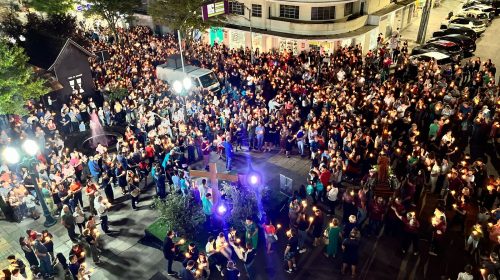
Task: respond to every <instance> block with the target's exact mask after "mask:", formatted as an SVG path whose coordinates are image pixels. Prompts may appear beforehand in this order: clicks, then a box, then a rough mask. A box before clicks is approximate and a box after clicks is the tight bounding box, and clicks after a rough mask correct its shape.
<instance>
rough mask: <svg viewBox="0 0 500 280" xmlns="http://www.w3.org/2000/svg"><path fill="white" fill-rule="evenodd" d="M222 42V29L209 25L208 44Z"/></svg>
mask: <svg viewBox="0 0 500 280" xmlns="http://www.w3.org/2000/svg"><path fill="white" fill-rule="evenodd" d="M222 42H224V30H222V28H219V27H211V28H210V46H213V45H214V44H215V43H218V44H222Z"/></svg>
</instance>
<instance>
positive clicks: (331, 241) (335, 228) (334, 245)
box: [323, 218, 342, 258]
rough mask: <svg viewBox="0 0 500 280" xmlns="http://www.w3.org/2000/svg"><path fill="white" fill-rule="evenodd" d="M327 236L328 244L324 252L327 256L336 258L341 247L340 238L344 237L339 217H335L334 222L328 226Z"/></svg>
mask: <svg viewBox="0 0 500 280" xmlns="http://www.w3.org/2000/svg"><path fill="white" fill-rule="evenodd" d="M325 236H326V238H328V245H326V248H325V249H326V250H325V252H324V253H323V254H324V255H325V257H327V258H330V257H333V258H335V257H336V255H337V251H338V247H339V240H340V238H342V229H341V228H340V222H339V220H338V219H337V218H333V220H332V222H331V223H330V224H329V226H328V227H327V228H326V230H325Z"/></svg>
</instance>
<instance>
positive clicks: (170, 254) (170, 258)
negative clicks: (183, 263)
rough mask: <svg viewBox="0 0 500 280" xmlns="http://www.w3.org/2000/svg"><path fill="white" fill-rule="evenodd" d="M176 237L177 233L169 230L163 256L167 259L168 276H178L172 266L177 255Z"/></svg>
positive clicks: (164, 242) (164, 243)
mask: <svg viewBox="0 0 500 280" xmlns="http://www.w3.org/2000/svg"><path fill="white" fill-rule="evenodd" d="M174 237H175V232H174V231H173V230H169V231H168V232H167V236H166V237H165V240H164V241H163V256H164V257H165V259H167V274H168V275H170V276H173V275H177V273H176V272H175V271H173V270H172V265H173V263H174V259H175V256H176V255H177V247H176V246H177V245H179V244H177V243H174V240H173V238H174Z"/></svg>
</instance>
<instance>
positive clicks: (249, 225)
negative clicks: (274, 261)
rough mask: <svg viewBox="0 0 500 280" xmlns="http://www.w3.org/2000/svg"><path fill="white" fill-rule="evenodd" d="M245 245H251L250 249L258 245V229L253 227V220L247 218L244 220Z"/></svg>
mask: <svg viewBox="0 0 500 280" xmlns="http://www.w3.org/2000/svg"><path fill="white" fill-rule="evenodd" d="M245 229H246V243H250V244H252V248H257V245H258V243H259V228H258V227H257V226H256V225H255V223H254V221H253V218H252V217H250V216H248V217H247V218H246V220H245Z"/></svg>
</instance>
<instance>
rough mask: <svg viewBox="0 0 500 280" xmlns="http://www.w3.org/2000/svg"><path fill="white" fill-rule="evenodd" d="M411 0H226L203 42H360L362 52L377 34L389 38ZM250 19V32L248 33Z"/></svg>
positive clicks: (279, 45)
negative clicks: (222, 19) (224, 13)
mask: <svg viewBox="0 0 500 280" xmlns="http://www.w3.org/2000/svg"><path fill="white" fill-rule="evenodd" d="M414 11H415V0H409V1H405V2H399V3H391V2H390V0H329V1H328V0H301V1H299V0H238V1H230V2H229V12H230V13H231V14H233V15H232V16H229V17H228V20H227V25H226V26H225V27H224V28H222V29H219V30H216V29H211V30H210V32H209V34H208V35H207V36H206V38H205V39H206V40H207V42H210V43H213V42H214V41H216V42H220V41H222V42H223V43H224V44H226V45H228V46H229V47H230V48H241V47H250V46H251V45H252V44H250V40H251V37H252V38H253V48H254V49H257V48H258V49H259V50H260V51H269V50H272V49H275V50H279V51H283V50H292V51H293V52H294V53H295V54H297V53H300V52H301V51H302V50H307V49H311V48H320V49H321V50H323V51H325V52H332V51H333V50H335V49H337V48H339V47H341V46H345V45H355V44H361V45H362V47H363V50H364V51H365V52H366V51H368V49H371V48H373V47H375V46H376V41H377V37H378V34H379V33H382V34H383V35H384V37H385V38H387V37H389V36H390V35H391V34H392V32H393V31H395V30H396V29H397V28H399V29H401V30H402V29H403V28H405V27H406V26H407V25H408V24H409V23H410V22H411V20H412V19H413V18H414ZM250 23H251V26H252V31H253V32H252V33H253V36H251V34H250Z"/></svg>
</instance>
